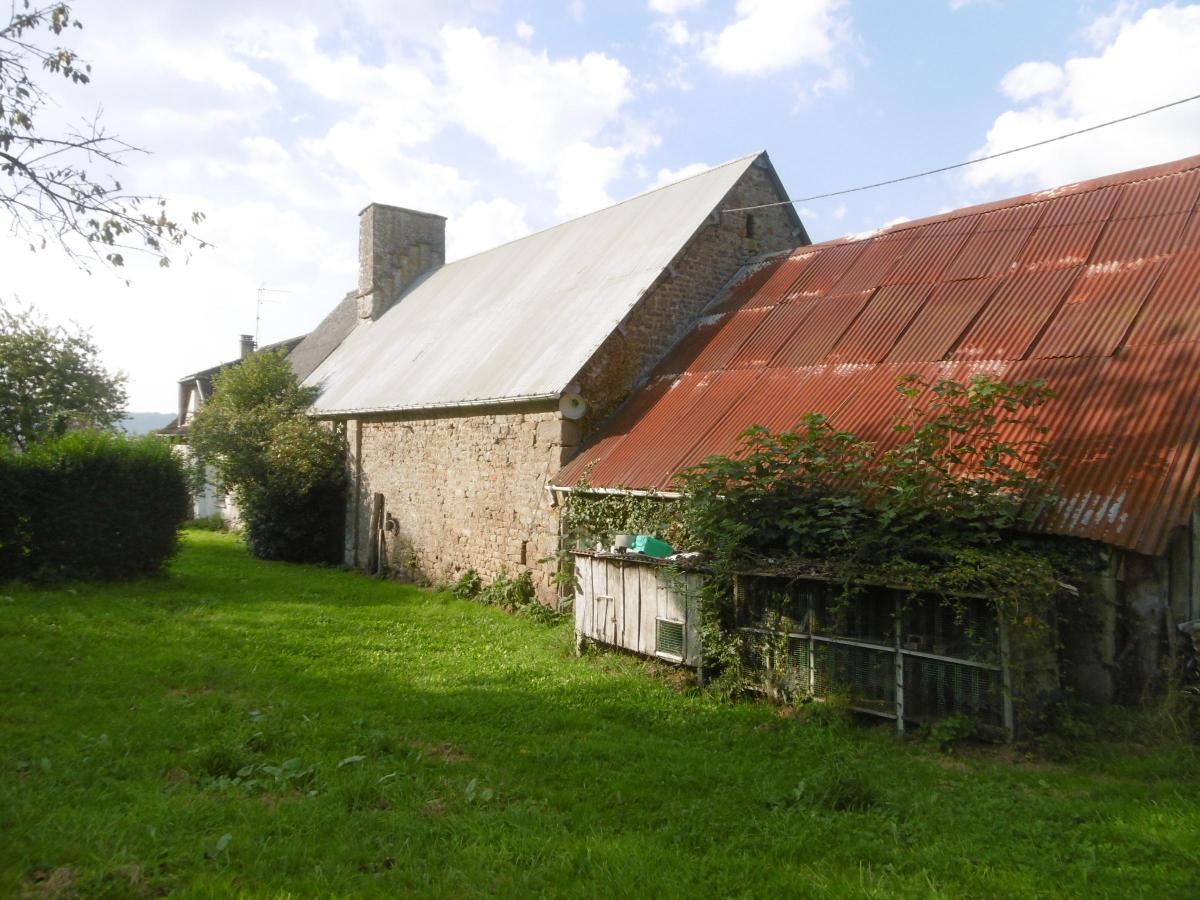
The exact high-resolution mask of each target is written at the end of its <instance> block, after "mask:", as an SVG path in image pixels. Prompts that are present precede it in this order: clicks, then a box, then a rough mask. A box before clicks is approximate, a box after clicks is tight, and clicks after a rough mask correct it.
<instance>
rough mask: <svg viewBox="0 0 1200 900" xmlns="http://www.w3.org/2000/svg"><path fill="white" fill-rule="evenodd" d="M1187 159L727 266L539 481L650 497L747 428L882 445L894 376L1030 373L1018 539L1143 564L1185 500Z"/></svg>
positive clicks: (1188, 419)
mask: <svg viewBox="0 0 1200 900" xmlns="http://www.w3.org/2000/svg"><path fill="white" fill-rule="evenodd" d="M1198 199H1200V156H1197V157H1192V158H1189V159H1184V160H1180V161H1178V162H1173V163H1169V164H1166V165H1161V166H1156V167H1153V168H1148V169H1141V170H1137V171H1133V172H1126V173H1123V174H1120V175H1113V176H1110V177H1106V178H1100V179H1096V180H1094V181H1088V182H1082V183H1078V184H1072V185H1067V186H1065V187H1060V188H1056V189H1054V190H1047V191H1040V192H1038V193H1034V194H1028V195H1025V196H1021V197H1016V198H1013V199H1010V200H1004V201H1000V202H997V203H990V204H987V205H984V206H976V207H970V208H967V209H962V210H957V211H955V212H951V213H947V214H944V215H938V216H934V217H931V218H928V219H922V220H920V221H914V222H905V223H903V224H900V225H897V226H894V227H891V228H886V229H883V230H881V231H878V232H875V233H872V234H870V235H865V236H855V237H850V238H845V239H842V240H837V241H830V242H828V243H824V244H819V245H813V246H806V247H799V248H797V249H796V250H794V251H793V252H791V253H785V254H781V255H777V256H774V257H770V258H765V259H761V260H759V261H757V262H756V263H755V264H753V265H750V266H748V267H746V268H745V269H744V270H743V271H742V272H741V273H740V274H739V275H738V276H737V277H736V278H735V279H734V281H733V283H732V284H731V286H730V288H729V289H728V290H727V291H726V292H724V293H723V294H722V295H721V296H719V297H718V298H716V299H715V300H714V302H713V303H712V304H711V305H710V307H709V308H708V309H707V310H706V315H705V316H704V317H703V318H702V319H701V320H700V321H699V322H698V324H697V325H696V326H695V328H694V329H693V331H692V332H691V333H690V334H689V335H688V336H687V337H685V338H684V340H683V341H682V342H681V344H680V345H679V346H678V347H677V348H676V349H675V350H674V351H673V352H672V353H671V354H670V356H669V357H668V358H667V359H666V360H664V361H663V363H662V364H661V365H659V367H658V368H657V370H656V372H655V373H654V375H653V376H652V378H651V380H650V381H649V383H647V384H646V385H645V386H644V387H643V388H641V389H640V390H639V391H638V392H636V393H635V395H634V396H633V397H632V398H631V399H630V400H629V401H628V402H627V403H626V404H625V405H624V406H623V407H622V408H621V409H619V410H618V411H617V412H616V413H615V414H614V416H613V417H611V418H610V419H609V421H607V422H606V423H605V424H604V426H602V428H601V429H600V431H599V433H598V434H597V435H596V437H595V439H594V440H593V441H592V442H591V443H590V444H589V446H587V447H586V448H585V449H583V450H582V451H581V452H580V453H579V454H578V455H577V457H576V458H575V459H574V460H573V461H572V462H571V463H570V464H569V465H568V466H567V467H566V468H565V469H563V471H561V472H560V473H559V474H558V475H557V476H556V478H555V479H554V483H555V484H557V485H560V486H573V485H575V484H576V483H577V482H578V480H579V479H580V477H581V476H582V475H583V474H584V473H585V472H587V478H588V483H589V484H591V485H592V486H595V487H607V488H616V487H623V488H628V489H659V490H662V489H669V488H670V486H671V484H672V480H673V478H674V476H675V474H676V473H678V472H679V471H680V470H681V469H683V468H685V467H687V466H691V465H694V464H696V463H699V462H701V461H702V460H703V459H705V458H706V457H708V456H710V455H713V454H730V453H734V452H736V450H737V447H738V436H739V435H740V434H741V433H742V432H743V431H744V430H745V429H746V428H747V427H749V426H750V425H754V424H757V425H763V426H766V427H768V428H771V429H773V430H781V429H786V428H791V427H794V426H795V425H796V424H797V423H798V422H799V420H800V419H801V417H802V416H803V415H804V414H805V413H809V412H819V413H823V414H825V415H826V416H828V417H829V419H830V421H831V424H832V425H833V426H834V427H836V428H839V429H844V430H848V431H851V432H854V433H855V434H857V435H858V436H860V437H863V438H868V439H873V440H877V441H880V442H881V443H883V444H886V442H887V441H888V440H892V439H894V436H893V435H892V433H891V430H890V426H891V424H892V422H893V420H894V417H895V415H896V414H897V413H899V412H900V411H901V408H902V405H903V403H904V400H903V398H901V397H900V396H899V395H898V394H897V393H896V391H895V390H894V387H895V384H896V380H897V378H898V377H900V376H902V375H905V374H908V373H915V374H917V375H919V376H921V377H922V378H924V379H925V380H927V381H929V380H936V379H939V378H953V379H955V380H965V379H968V378H970V377H971V376H972V375H974V374H976V373H988V374H991V375H994V376H997V377H1001V378H1004V379H1005V380H1009V381H1015V380H1021V379H1029V378H1043V379H1045V380H1046V381H1047V382H1048V383H1049V385H1050V387H1051V388H1052V389H1053V390H1054V391H1056V392H1057V394H1058V395H1059V397H1058V399H1056V400H1053V401H1051V402H1050V403H1048V404H1047V405H1046V406H1045V407H1044V408H1043V410H1042V412H1041V415H1040V419H1041V422H1042V424H1044V425H1045V426H1046V427H1047V428H1048V429H1049V430H1048V433H1047V434H1046V435H1045V438H1046V440H1047V441H1048V442H1049V446H1048V452H1049V453H1050V456H1051V457H1052V458H1053V459H1054V460H1055V461H1056V462H1057V463H1058V466H1059V467H1058V469H1057V471H1056V474H1055V476H1054V477H1055V480H1056V484H1057V494H1058V496H1059V498H1060V499H1059V501H1058V503H1057V506H1055V507H1054V508H1053V509H1052V510H1050V511H1049V512H1047V513H1046V514H1045V515H1044V516H1043V517H1042V519H1041V520H1040V521H1039V523H1038V524H1039V528H1041V529H1043V530H1045V531H1049V532H1055V533H1063V534H1071V535H1077V536H1080V537H1085V538H1093V539H1096V540H1099V541H1104V542H1106V543H1109V544H1113V545H1116V546H1120V547H1125V548H1129V549H1133V550H1137V551H1140V552H1143V553H1150V554H1158V553H1161V552H1163V551H1164V550H1165V548H1166V545H1167V542H1168V540H1169V538H1170V535H1171V533H1172V531H1173V530H1174V529H1175V528H1176V527H1177V526H1179V525H1181V524H1183V523H1184V522H1185V521H1186V520H1187V517H1188V516H1189V515H1190V514H1191V512H1192V510H1193V509H1194V508H1195V505H1196V502H1197V498H1198V495H1200V414H1198V412H1197V411H1198V409H1200V407H1198V406H1197V397H1200V212H1198V211H1197V202H1198Z"/></svg>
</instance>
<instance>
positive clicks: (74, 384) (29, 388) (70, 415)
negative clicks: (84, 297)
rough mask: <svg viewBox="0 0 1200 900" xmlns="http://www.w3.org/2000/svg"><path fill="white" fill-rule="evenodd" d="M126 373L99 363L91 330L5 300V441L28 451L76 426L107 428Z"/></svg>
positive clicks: (0, 388)
mask: <svg viewBox="0 0 1200 900" xmlns="http://www.w3.org/2000/svg"><path fill="white" fill-rule="evenodd" d="M124 406H125V376H124V375H122V374H119V373H118V374H113V373H110V372H108V371H107V370H106V369H105V368H104V366H103V365H101V364H100V360H99V358H98V350H97V348H96V345H95V343H93V341H92V338H91V335H90V334H89V333H88V332H86V331H84V330H82V329H78V330H74V331H69V330H67V329H66V328H62V327H61V326H52V325H49V324H47V323H46V322H45V321H44V320H41V319H39V318H38V317H37V316H35V315H34V313H33V310H32V309H25V310H18V311H16V312H14V311H12V310H9V309H6V308H5V307H4V306H3V305H0V446H4V447H9V448H15V449H18V450H27V449H29V447H31V446H32V445H33V444H35V443H37V442H39V441H42V440H45V439H47V438H50V437H57V436H59V435H61V434H63V433H64V432H66V431H68V430H69V429H73V428H100V429H108V428H111V427H112V426H113V425H115V424H116V423H117V421H119V420H120V418H121V416H122V409H123V408H124Z"/></svg>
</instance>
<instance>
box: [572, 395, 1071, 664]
mask: <svg viewBox="0 0 1200 900" xmlns="http://www.w3.org/2000/svg"><path fill="white" fill-rule="evenodd" d="M896 390H897V391H898V392H899V394H900V396H901V397H902V398H903V399H904V401H905V403H904V408H903V411H902V412H901V413H900V414H899V415H898V416H897V417H896V419H895V420H894V422H893V424H892V427H891V429H890V431H889V432H888V433H887V434H886V435H885V436H884V437H883V438H882V439H880V440H875V441H872V440H865V439H863V438H861V437H858V436H856V435H854V434H852V433H850V432H847V431H841V430H838V429H836V428H834V427H833V426H832V425H831V424H830V422H829V421H828V419H827V418H825V417H824V416H821V415H818V414H811V415H808V416H806V417H805V418H804V419H802V420H801V421H800V422H799V423H798V425H797V426H796V428H794V429H792V430H789V431H783V432H771V431H769V430H768V429H766V428H763V427H759V426H755V427H752V428H750V429H748V430H747V431H746V432H744V433H743V434H742V435H741V438H740V443H739V446H738V448H737V449H736V450H735V451H734V452H733V453H732V454H730V455H728V456H715V457H710V458H709V459H707V460H705V461H704V462H703V463H702V464H700V465H699V466H696V467H694V468H691V469H688V470H686V471H684V472H682V473H681V474H680V475H679V476H678V478H677V480H676V483H675V487H676V489H677V490H678V492H679V493H680V495H681V497H680V499H679V500H678V501H677V502H676V503H664V501H663V500H662V499H660V498H653V497H650V498H629V497H616V496H614V495H599V496H597V495H593V496H590V497H588V496H586V494H584V492H585V491H586V489H587V486H586V484H581V485H580V486H579V487H577V488H576V492H575V493H574V494H573V495H572V498H571V501H570V504H569V506H571V507H572V509H571V511H570V512H569V513H568V521H569V522H573V523H576V524H580V523H584V526H585V527H587V526H590V527H597V523H599V524H600V525H603V527H605V528H607V529H609V530H618V531H619V530H633V528H632V527H631V526H632V524H633V523H632V522H631V521H630V517H629V513H631V512H634V513H638V514H639V515H640V516H642V517H643V521H644V520H645V515H646V514H645V510H644V509H643V506H644V504H645V503H647V502H653V503H654V504H655V506H654V507H653V510H654V513H655V517H654V520H653V521H652V522H650V523H649V524H651V525H653V529H650V528H647V530H654V531H656V532H657V533H658V534H659V535H660V536H662V535H664V534H671V535H672V536H673V537H674V538H675V540H674V541H672V544H673V546H675V547H676V548H677V549H686V550H692V551H698V552H699V553H700V558H701V560H702V565H703V567H704V569H705V570H706V571H707V572H708V573H709V577H708V578H707V579H706V586H705V588H704V592H705V597H704V601H705V602H704V604H703V608H704V610H705V613H704V615H705V622H704V629H703V630H704V645H705V654H706V657H707V658H708V660H709V661H710V663H712V664H713V665H715V667H717V668H722V667H723V666H729V667H733V666H736V662H735V661H736V660H737V659H738V658H740V655H741V648H740V646H739V645H738V638H737V634H736V630H735V627H734V625H735V623H734V610H733V608H732V597H733V591H732V584H733V578H734V576H735V575H737V574H738V573H744V572H749V571H763V570H771V571H780V572H793V573H795V574H797V575H799V574H810V575H818V576H820V577H824V578H832V579H834V580H835V581H836V582H837V583H839V584H840V585H841V590H840V602H841V603H843V604H849V603H852V602H853V600H854V597H855V594H856V592H857V591H858V590H860V589H861V588H862V587H863V586H866V585H880V584H885V585H893V586H895V585H899V586H903V587H904V588H906V589H909V590H911V592H912V593H913V595H914V596H915V595H916V594H917V593H918V592H920V593H924V594H930V593H932V594H937V595H940V596H942V597H943V598H944V599H945V602H946V603H947V604H949V605H952V606H954V605H955V599H954V598H955V596H956V595H965V594H982V595H986V596H988V597H992V598H994V600H995V603H996V606H997V609H998V611H999V613H1000V614H1001V615H1002V616H1003V617H1004V618H1005V620H1006V621H1008V622H1010V623H1012V624H1014V625H1016V626H1018V627H1020V628H1023V629H1025V630H1026V631H1027V632H1034V631H1039V630H1040V631H1044V630H1045V629H1046V628H1047V627H1048V624H1049V622H1050V620H1051V618H1052V615H1053V611H1054V606H1055V603H1056V601H1057V600H1059V599H1061V596H1062V590H1063V588H1062V583H1063V582H1064V581H1068V580H1072V579H1074V578H1076V577H1077V572H1076V558H1077V556H1078V554H1077V553H1076V548H1075V547H1074V545H1072V543H1071V542H1066V541H1060V540H1055V539H1051V538H1040V539H1038V540H1037V541H1033V540H1031V539H1030V538H1028V537H1027V536H1026V534H1025V533H1026V532H1027V531H1028V530H1029V528H1030V526H1031V525H1032V524H1033V522H1034V520H1035V519H1036V518H1037V516H1038V515H1039V514H1040V513H1041V512H1042V511H1043V510H1044V509H1045V508H1046V506H1047V504H1050V503H1052V502H1053V499H1054V498H1053V496H1052V494H1051V492H1050V490H1049V488H1048V484H1049V482H1050V480H1051V476H1052V471H1051V470H1052V463H1051V461H1050V460H1049V459H1048V457H1047V452H1046V451H1047V447H1046V442H1045V440H1044V435H1045V428H1044V427H1042V426H1041V425H1039V424H1038V422H1037V412H1038V410H1039V409H1040V408H1041V407H1042V406H1043V405H1044V404H1045V403H1047V402H1049V401H1051V400H1052V399H1053V398H1054V393H1053V392H1052V391H1051V390H1050V388H1049V387H1048V386H1047V385H1046V383H1045V382H1043V381H1041V380H1030V381H1020V382H1014V383H1009V382H1005V381H1002V380H999V379H996V378H992V377H990V376H986V375H980V376H976V377H974V378H972V379H970V380H969V381H967V382H958V381H953V380H950V379H941V380H936V381H925V380H922V379H921V378H919V377H917V376H915V375H910V376H906V377H904V378H901V379H899V381H898V382H897V385H896ZM634 500H640V501H642V503H634V502H633V501H634ZM581 507H582V510H583V512H580V511H578V510H579V509H580V508H581ZM623 517H624V518H623ZM963 612H964V615H962V616H960V618H965V611H963Z"/></svg>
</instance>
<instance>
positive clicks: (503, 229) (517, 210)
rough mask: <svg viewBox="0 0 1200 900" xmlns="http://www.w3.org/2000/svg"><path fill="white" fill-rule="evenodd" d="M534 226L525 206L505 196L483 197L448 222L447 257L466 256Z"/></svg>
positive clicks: (503, 242)
mask: <svg viewBox="0 0 1200 900" xmlns="http://www.w3.org/2000/svg"><path fill="white" fill-rule="evenodd" d="M532 230H533V229H531V228H530V227H529V223H528V222H526V221H525V208H524V207H522V206H518V205H517V204H516V203H513V202H512V201H511V200H505V199H504V198H496V199H494V200H480V201H477V202H475V203H472V204H471V205H470V206H468V207H467V208H466V209H464V210H463V211H462V212H461V213H459V214H458V215H457V216H455V217H454V218H453V219H451V220H450V221H449V222H447V223H446V258H447V259H448V260H452V259H462V258H463V257H464V256H470V255H471V254H473V253H478V252H480V251H481V250H489V249H491V248H492V247H498V246H499V245H500V244H505V243H508V242H509V241H511V240H515V239H516V238H519V237H524V236H525V235H527V234H529V232H530V231H532Z"/></svg>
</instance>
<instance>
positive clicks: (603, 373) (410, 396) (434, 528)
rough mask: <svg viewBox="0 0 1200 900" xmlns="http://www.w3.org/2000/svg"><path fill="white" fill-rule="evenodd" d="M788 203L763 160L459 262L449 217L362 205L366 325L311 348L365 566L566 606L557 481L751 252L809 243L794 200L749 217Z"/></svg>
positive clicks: (349, 532) (350, 535) (359, 311)
mask: <svg viewBox="0 0 1200 900" xmlns="http://www.w3.org/2000/svg"><path fill="white" fill-rule="evenodd" d="M785 200H787V194H786V193H785V191H784V189H783V186H782V185H781V184H780V181H779V178H778V176H777V175H776V173H775V170H774V168H773V166H772V165H771V162H770V159H769V158H768V157H767V155H766V154H765V153H758V154H754V155H751V156H746V157H743V158H742V159H738V160H735V161H733V162H731V163H727V164H725V165H722V166H718V167H716V168H714V169H710V170H708V171H706V172H703V173H701V174H698V175H695V176H693V177H691V178H687V179H685V180H683V181H680V182H678V183H675V184H672V185H668V186H666V187H662V188H659V189H657V190H653V191H650V192H648V193H645V194H642V195H640V196H637V197H634V198H632V199H629V200H626V201H624V202H622V203H618V204H616V205H615V206H612V207H609V208H607V209H602V210H599V211H597V212H594V213H591V214H589V215H586V216H583V217H581V218H578V219H575V220H573V221H570V222H567V223H565V224H562V225H558V226H556V227H554V228H549V229H547V230H545V231H541V232H538V233H536V234H532V235H530V236H528V237H525V238H521V239H520V240H516V241H512V242H511V243H508V244H505V245H503V246H500V247H497V248H495V249H492V250H488V251H485V252H483V253H479V254H476V255H474V256H470V257H467V258H465V259H461V260H458V261H456V262H452V263H449V264H446V263H444V257H445V219H443V218H442V217H441V216H437V215H433V214H430V213H423V212H416V211H413V210H408V209H402V208H399V207H393V206H384V205H381V204H373V205H371V206H369V207H367V208H366V209H365V210H363V212H362V214H361V221H360V246H359V286H358V290H357V292H355V294H354V295H352V298H347V300H346V301H343V303H344V304H345V303H348V302H350V301H351V299H353V302H354V303H355V315H354V317H353V322H352V327H350V328H349V330H348V333H346V335H345V337H344V338H343V339H342V340H340V341H339V342H337V344H336V346H335V347H333V348H332V349H331V350H330V351H328V352H327V355H326V350H325V344H321V345H319V346H318V344H317V342H315V341H313V339H312V338H311V337H310V338H309V339H308V340H306V341H305V342H304V343H302V344H301V345H300V346H299V347H298V348H297V349H296V351H295V355H297V356H299V355H303V354H306V353H307V352H308V351H309V350H311V351H312V354H311V356H312V358H314V359H315V358H316V357H317V356H323V357H324V358H323V360H322V361H321V362H320V363H319V364H318V365H316V368H315V369H314V370H313V372H312V373H311V374H310V375H309V376H308V381H307V383H309V384H312V385H317V386H319V387H320V388H321V395H320V397H319V399H318V400H317V402H316V404H315V405H314V407H313V409H312V414H313V415H314V416H316V417H319V418H322V419H326V420H330V421H332V422H336V423H339V424H340V425H342V426H343V427H345V429H346V435H347V439H348V442H349V446H350V448H351V464H352V468H353V492H352V498H351V503H350V508H349V514H348V518H347V523H346V560H347V562H348V563H351V564H353V565H357V566H359V567H366V568H372V569H374V568H380V567H384V566H386V567H388V568H390V569H392V570H393V571H398V572H403V573H407V574H409V575H411V576H416V577H422V576H423V577H426V578H429V579H432V580H440V579H443V578H448V577H452V576H453V575H454V574H455V573H457V572H461V571H463V570H466V569H476V570H478V571H479V572H480V573H482V574H483V575H484V576H486V577H489V578H490V577H494V576H496V575H498V574H500V573H501V572H503V571H505V570H507V571H509V572H514V571H516V570H520V569H532V570H533V571H534V572H535V577H536V581H537V585H538V588H539V591H540V592H541V593H542V594H543V596H545V597H547V598H550V597H553V596H554V591H555V588H554V587H553V584H552V574H553V566H552V565H549V564H544V563H541V562H539V560H542V559H543V558H545V557H547V556H549V555H550V554H551V553H553V552H554V551H555V549H556V546H557V532H558V525H557V512H556V510H555V508H554V506H553V503H552V496H551V494H550V493H548V492H547V491H546V486H547V483H548V479H549V478H550V476H551V475H553V474H554V473H555V472H556V471H558V469H559V468H560V467H561V466H562V465H563V463H565V462H566V461H567V460H569V459H570V458H571V456H572V455H573V454H574V452H575V449H576V447H577V446H578V445H579V443H580V442H581V441H582V440H584V439H586V437H587V436H588V434H589V433H590V432H591V430H592V429H593V428H594V427H595V425H596V423H598V422H600V421H601V420H603V419H604V417H605V416H606V415H607V414H608V413H609V412H610V411H611V410H612V409H614V408H615V407H617V406H618V405H619V404H620V403H621V402H622V401H623V399H624V398H625V396H626V395H627V394H628V393H629V391H630V390H631V389H632V388H633V387H634V386H635V385H636V384H638V383H639V381H640V380H642V379H644V378H645V377H646V376H647V375H648V374H649V372H650V371H651V369H653V367H654V366H655V364H656V363H657V362H658V361H659V360H660V359H661V357H662V356H663V355H664V354H665V353H666V352H667V351H668V350H670V348H671V347H672V346H673V345H674V344H675V342H676V341H677V340H678V339H679V338H680V337H681V336H682V335H683V334H684V332H685V331H686V330H687V329H688V327H689V326H690V323H691V321H692V319H693V318H694V317H695V315H696V314H697V313H698V312H699V311H700V309H701V307H703V305H704V304H705V303H706V302H707V300H708V298H710V297H711V296H712V295H713V294H714V293H716V292H717V291H718V290H720V288H721V287H722V286H723V285H724V284H725V283H726V282H727V281H728V280H729V278H730V277H732V276H733V275H734V273H735V272H737V271H738V269H739V268H740V267H741V266H742V265H743V264H744V263H745V262H746V261H747V260H748V259H750V258H751V257H753V256H756V255H758V254H761V253H764V252H773V251H778V250H782V249H784V248H791V247H794V246H796V245H797V244H804V243H807V241H808V238H807V235H806V233H805V231H804V228H803V225H802V224H801V222H800V220H799V218H798V217H797V216H796V213H795V212H794V210H793V209H792V207H791V206H790V205H775V206H769V207H767V208H763V209H757V210H753V211H746V210H744V209H743V208H744V207H758V206H762V205H763V204H779V203H780V201H785ZM735 210H736V211H735ZM339 310H343V307H339ZM336 312H337V311H335V313H336ZM331 315H332V314H331ZM341 315H344V311H343V313H342V314H341ZM346 318H349V317H348V316H346ZM310 342H311V344H312V346H306V345H309V344H310Z"/></svg>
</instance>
